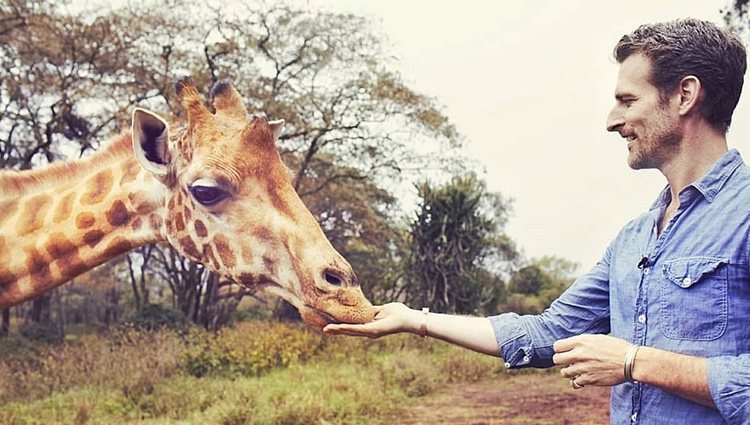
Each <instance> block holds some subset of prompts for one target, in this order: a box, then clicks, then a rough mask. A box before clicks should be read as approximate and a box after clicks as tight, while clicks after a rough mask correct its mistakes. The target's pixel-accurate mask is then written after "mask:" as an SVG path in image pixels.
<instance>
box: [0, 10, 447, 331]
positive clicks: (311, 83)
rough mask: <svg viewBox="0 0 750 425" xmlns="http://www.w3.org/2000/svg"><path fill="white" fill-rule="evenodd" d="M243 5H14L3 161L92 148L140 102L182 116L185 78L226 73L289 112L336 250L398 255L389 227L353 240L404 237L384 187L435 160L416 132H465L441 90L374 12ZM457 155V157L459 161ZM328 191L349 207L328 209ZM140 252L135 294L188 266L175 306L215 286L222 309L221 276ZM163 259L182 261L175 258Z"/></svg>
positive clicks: (7, 31) (24, 162) (0, 32)
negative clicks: (422, 149)
mask: <svg viewBox="0 0 750 425" xmlns="http://www.w3.org/2000/svg"><path fill="white" fill-rule="evenodd" d="M243 6H244V7H243V8H235V9H233V10H232V11H231V14H226V13H224V10H225V8H224V5H223V4H220V3H219V2H213V3H210V2H209V3H203V2H200V3H195V2H189V1H187V0H167V1H158V2H157V1H134V2H128V4H127V6H124V7H120V8H118V9H105V8H102V9H95V8H91V7H89V8H88V9H85V10H81V11H75V12H74V11H71V10H69V9H66V7H65V6H63V5H59V4H55V3H47V2H39V3H36V2H27V1H22V0H9V1H7V2H4V3H3V4H2V5H0V63H2V68H0V167H4V168H16V169H25V168H30V167H33V166H36V165H39V164H42V163H46V162H52V161H56V160H59V159H63V158H67V157H69V156H71V155H85V154H86V153H87V152H88V151H89V150H92V149H96V148H98V145H99V141H101V140H104V139H105V136H106V135H108V134H110V133H113V132H117V131H120V130H121V129H122V128H123V127H124V126H126V125H127V122H128V121H127V115H128V113H129V112H130V110H131V109H132V107H133V106H134V105H136V104H141V105H144V106H147V107H149V108H151V109H153V110H157V111H161V112H163V113H165V114H167V115H173V114H178V113H179V109H178V108H177V103H176V100H175V98H174V95H173V93H172V91H171V81H172V80H173V78H174V77H175V76H176V75H180V74H191V75H192V76H193V79H194V80H195V81H196V82H197V84H198V86H199V87H205V88H208V87H210V86H211V85H212V83H213V82H216V81H217V80H219V79H223V78H230V79H231V80H233V83H234V85H235V86H236V87H237V88H238V90H239V91H240V93H242V94H243V95H244V96H245V99H246V101H247V102H248V106H249V109H251V110H256V111H263V112H265V113H266V114H267V115H268V116H269V117H272V118H284V119H285V120H286V122H287V126H286V131H285V133H284V135H282V141H281V151H282V155H283V157H284V159H285V161H286V162H287V164H289V166H290V169H291V171H292V178H293V182H294V187H295V188H296V189H297V190H298V192H299V193H300V195H301V196H302V198H303V200H304V201H305V202H307V203H308V204H310V205H317V206H318V207H317V208H315V209H314V211H315V212H316V213H317V214H318V218H319V219H320V220H321V221H323V222H326V221H328V222H329V225H328V226H327V227H326V233H328V234H329V235H330V236H331V237H332V238H334V239H337V238H338V242H335V244H336V245H337V247H340V248H342V250H343V251H346V250H347V249H349V250H350V252H349V253H350V254H356V253H359V254H362V255H363V257H362V258H363V259H364V258H365V257H368V258H370V259H372V258H373V257H376V256H379V255H384V254H387V255H386V257H388V258H391V257H393V258H397V257H398V255H396V254H394V252H395V251H393V250H395V249H397V245H393V244H392V245H391V246H389V247H388V249H389V250H391V251H382V245H381V241H382V238H379V239H378V240H377V242H372V241H375V240H376V238H370V239H369V241H368V242H362V244H360V245H357V244H354V243H350V242H346V241H345V239H344V238H346V237H350V236H351V235H354V234H356V232H353V231H352V229H357V228H359V229H361V230H360V231H359V234H360V235H366V234H369V231H370V230H375V229H379V230H377V232H380V233H379V234H381V235H382V234H383V233H382V232H381V231H386V230H387V231H388V232H390V233H389V236H388V238H389V239H393V240H395V239H397V236H396V235H397V232H395V233H394V230H393V228H388V226H386V225H385V224H384V223H385V221H384V220H387V219H388V217H387V216H386V215H384V214H382V212H383V210H382V208H384V206H385V205H387V204H388V203H389V202H393V200H391V201H386V199H385V197H384V196H383V194H384V191H383V189H382V188H383V187H384V185H386V184H388V182H389V181H394V180H397V179H398V178H399V176H400V175H403V173H405V172H407V171H413V172H415V173H418V172H419V170H421V169H424V168H425V165H426V164H428V163H430V161H432V162H436V161H437V160H436V159H435V158H430V157H427V156H425V155H421V154H419V153H418V152H417V151H416V150H415V149H414V148H413V146H414V145H413V141H414V140H415V139H416V140H423V141H430V143H433V144H434V143H439V144H442V145H444V146H447V147H457V146H458V145H459V144H460V140H461V139H460V136H459V135H458V134H457V132H456V131H455V129H454V127H453V126H452V125H451V123H450V122H449V120H448V119H447V117H446V116H445V115H444V114H443V113H442V112H441V111H440V109H439V107H438V106H437V105H436V102H435V101H434V100H433V99H431V98H429V97H426V96H423V95H421V94H419V93H417V92H415V91H414V90H412V89H410V88H409V87H408V86H406V85H405V84H404V83H403V82H402V80H401V77H400V76H399V74H398V73H397V72H395V71H394V70H393V69H391V68H392V67H391V64H392V63H391V62H390V61H389V59H388V57H389V56H388V55H387V54H386V53H384V52H383V49H382V46H381V42H380V39H379V37H378V36H377V35H376V34H375V33H374V32H373V31H372V30H371V28H370V26H369V23H368V22H367V20H365V19H364V18H360V17H355V16H352V15H341V14H332V13H314V12H309V11H303V10H298V9H294V8H291V7H288V6H284V5H276V4H274V5H273V6H270V7H269V6H267V5H264V4H260V3H245V4H243ZM447 165H450V166H452V167H454V168H455V167H456V166H457V165H456V161H454V160H453V159H452V158H451V160H450V161H449V162H448V164H447ZM357 192H359V193H357ZM319 199H327V201H326V202H327V203H328V205H329V206H330V205H338V204H342V203H345V204H346V205H347V208H348V209H345V208H343V207H341V208H338V209H337V211H331V209H330V208H323V206H324V202H323V201H321V200H319ZM344 200H345V201H346V202H340V201H344ZM370 202H374V203H375V204H378V206H371V205H370ZM368 208H370V209H371V210H370V211H368ZM332 217H336V220H332ZM370 219H372V221H371V222H370V223H368V222H367V220H370ZM360 220H361V221H360ZM376 222H377V223H378V224H376ZM364 229H367V230H364ZM377 232H376V233H377ZM360 239H362V240H365V239H367V238H366V237H365V238H360ZM373 243H374V245H373ZM347 246H348V248H347ZM157 250H158V248H157ZM131 255H132V256H133V257H131V261H130V269H131V271H132V273H131V274H130V283H131V289H132V291H133V299H134V300H135V302H136V303H137V304H139V305H145V304H148V291H147V290H146V288H145V285H144V282H145V280H144V279H145V278H150V276H155V275H159V274H163V273H164V272H165V271H166V270H169V271H170V272H173V271H174V270H181V271H182V272H184V273H187V274H189V275H190V278H189V279H187V280H186V279H185V276H183V277H177V278H175V279H176V283H175V282H172V283H173V284H171V285H169V287H170V288H172V289H173V290H182V291H186V292H185V293H180V294H176V295H175V299H176V300H177V301H176V302H177V304H179V305H181V306H182V307H183V310H184V309H188V310H189V308H188V306H189V305H191V304H190V303H189V302H188V301H187V300H189V299H190V300H193V301H195V299H194V298H193V297H194V296H198V297H208V298H206V299H205V300H203V301H202V302H200V303H198V304H199V305H203V306H205V307H206V308H205V311H206V312H210V311H218V310H221V309H214V308H209V307H210V306H209V304H211V303H214V302H222V301H217V300H219V299H220V298H216V297H213V296H210V295H208V294H210V293H212V292H213V291H211V290H208V289H209V286H210V285H211V282H214V283H217V285H218V283H219V281H217V280H216V278H209V277H208V276H207V275H205V274H206V273H207V272H206V271H205V269H202V268H195V269H193V270H191V269H190V267H182V260H181V259H179V258H176V257H172V256H171V255H169V254H168V253H163V255H161V256H159V255H156V252H154V254H153V255H151V254H150V251H149V255H146V251H141V252H138V253H135V254H131ZM157 257H158V258H166V259H168V260H170V261H172V259H173V258H174V262H173V264H170V265H166V264H165V263H164V262H161V261H156V260H155V259H156V258H157ZM364 263H365V260H363V264H364ZM386 263H387V264H386ZM386 263H384V264H383V267H390V266H391V265H392V263H391V262H390V261H387V262H386ZM378 264H379V263H376V262H369V261H367V265H368V266H372V267H369V269H370V270H369V271H367V272H365V275H366V276H371V277H372V279H376V278H379V276H382V275H384V274H385V272H384V271H383V270H380V271H377V270H375V268H376V267H378ZM137 269H140V270H137ZM376 276H378V277H376ZM187 282H190V283H189V284H188V283H187ZM222 285H223V283H222ZM218 286H221V285H218ZM224 286H226V285H224ZM196 288H197V289H196ZM191 291H193V292H191ZM232 302H233V301H232ZM192 305H195V303H193V304H192ZM230 305H231V303H230ZM42 307H43V306H42ZM192 313H194V312H192ZM193 317H196V316H195V315H194V314H193Z"/></svg>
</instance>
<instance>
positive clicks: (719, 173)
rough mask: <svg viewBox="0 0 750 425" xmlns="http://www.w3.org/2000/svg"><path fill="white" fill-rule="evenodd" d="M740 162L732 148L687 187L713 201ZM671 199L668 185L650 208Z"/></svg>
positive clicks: (658, 206)
mask: <svg viewBox="0 0 750 425" xmlns="http://www.w3.org/2000/svg"><path fill="white" fill-rule="evenodd" d="M740 164H742V157H741V156H740V153H739V152H738V151H737V149H732V150H730V151H729V152H727V153H725V154H724V155H722V157H721V158H719V160H718V161H716V162H715V163H714V164H713V165H712V166H711V168H709V169H708V171H707V172H706V174H704V175H703V177H701V178H699V179H698V180H696V181H694V182H693V183H691V184H690V186H688V187H694V188H695V189H696V190H697V191H698V192H699V193H700V194H701V195H703V197H704V198H706V201H708V202H713V200H714V198H715V197H716V195H717V194H718V193H719V191H720V190H721V188H722V187H724V183H726V181H727V179H728V178H729V176H730V175H732V173H733V172H734V170H736V169H737V167H739V166H740ZM671 200H672V197H671V194H670V191H669V185H667V186H666V187H665V188H664V189H662V191H661V193H660V194H659V196H658V197H657V198H656V201H654V203H653V204H652V205H651V208H650V209H651V210H653V209H656V208H661V207H664V206H666V205H667V204H669V202H670V201H671Z"/></svg>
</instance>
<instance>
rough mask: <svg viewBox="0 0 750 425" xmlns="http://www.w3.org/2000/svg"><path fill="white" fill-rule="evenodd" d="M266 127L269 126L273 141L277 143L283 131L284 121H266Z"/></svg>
mask: <svg viewBox="0 0 750 425" xmlns="http://www.w3.org/2000/svg"><path fill="white" fill-rule="evenodd" d="M268 125H270V126H271V131H272V132H273V141H274V142H278V141H279V136H281V132H282V131H284V120H276V121H268Z"/></svg>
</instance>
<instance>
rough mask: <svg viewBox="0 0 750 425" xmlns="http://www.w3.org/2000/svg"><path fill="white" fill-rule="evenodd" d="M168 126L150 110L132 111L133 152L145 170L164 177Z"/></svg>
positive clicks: (167, 149) (166, 164)
mask: <svg viewBox="0 0 750 425" xmlns="http://www.w3.org/2000/svg"><path fill="white" fill-rule="evenodd" d="M168 145H169V126H168V125H167V123H166V121H164V120H163V119H161V118H159V116H157V115H156V114H154V113H153V112H151V111H147V110H145V109H141V108H135V110H134V111H133V152H134V153H135V157H136V159H137V160H138V162H139V163H140V164H141V167H143V168H144V169H145V170H146V171H148V172H150V173H152V174H154V175H155V176H156V177H159V178H164V177H166V176H167V172H168V170H169V161H170V157H169V146H168Z"/></svg>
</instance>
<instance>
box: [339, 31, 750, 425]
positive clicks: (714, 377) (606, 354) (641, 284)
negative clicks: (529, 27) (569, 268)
mask: <svg viewBox="0 0 750 425" xmlns="http://www.w3.org/2000/svg"><path fill="white" fill-rule="evenodd" d="M614 54H615V58H616V59H617V61H618V62H619V63H620V71H619V75H618V80H617V87H616V89H615V100H616V102H615V106H614V108H613V109H612V111H611V112H610V114H609V117H608V119H607V130H609V131H616V132H618V133H619V134H620V135H621V136H622V137H623V138H624V139H625V140H626V142H627V148H628V164H629V165H630V167H632V168H634V169H643V168H656V169H658V170H659V171H661V173H662V174H663V175H664V176H665V177H666V179H667V183H668V186H667V187H666V188H665V189H664V190H663V191H662V193H661V194H660V196H659V197H658V198H657V200H656V202H655V203H654V204H653V206H652V207H651V209H650V210H649V211H648V212H646V213H645V214H643V215H641V216H640V217H638V218H636V219H635V220H633V221H631V222H630V223H628V224H627V225H625V227H624V228H623V229H622V230H621V231H620V233H619V235H618V236H617V237H616V238H615V240H614V241H612V243H611V244H610V245H609V247H608V248H607V250H606V252H605V253H604V256H603V258H602V259H601V261H599V263H597V265H596V266H595V267H594V268H593V269H592V270H591V271H590V272H589V273H587V274H586V275H584V276H582V277H581V278H579V279H577V280H576V282H575V283H574V284H573V285H572V286H571V287H570V288H569V289H568V290H567V291H565V293H563V294H562V295H561V296H560V298H559V299H557V300H556V301H555V302H554V303H553V304H552V305H551V306H550V308H549V309H547V310H546V311H545V312H544V313H542V314H541V315H538V316H519V315H517V314H514V313H507V314H502V315H499V316H494V317H490V318H479V317H460V316H451V315H441V314H433V313H427V312H420V311H416V310H411V309H409V308H407V307H406V306H404V305H403V304H387V305H385V306H382V307H380V309H379V313H378V315H377V316H376V320H375V321H374V322H371V323H369V324H365V325H329V326H328V327H327V328H326V332H329V333H344V334H351V335H360V336H371V337H378V336H382V335H387V334H391V333H396V332H404V331H407V332H413V333H418V334H422V335H425V334H429V335H430V336H433V337H436V338H440V339H443V340H445V341H448V342H451V343H454V344H458V345H461V346H463V347H466V348H470V349H472V350H476V351H479V352H483V353H487V354H490V355H498V354H499V355H500V356H502V357H503V358H504V359H505V362H506V366H507V367H528V366H534V367H549V366H552V365H553V364H557V365H560V366H563V368H562V375H563V376H564V377H566V378H568V379H570V380H571V386H572V387H573V388H575V389H578V388H582V387H584V386H587V385H605V386H612V400H611V412H612V414H611V417H612V423H615V424H626V423H638V424H659V425H663V424H686V423H690V424H723V423H732V424H741V423H750V239H749V235H750V169H749V168H748V167H747V166H746V165H744V164H743V162H742V159H741V158H740V156H739V153H738V152H737V151H735V150H732V151H729V150H728V148H727V142H726V132H727V130H728V128H729V124H730V122H731V117H732V112H733V111H734V108H735V106H736V105H737V102H738V100H739V96H740V93H741V91H742V82H743V75H744V73H745V69H746V55H745V49H744V48H743V46H742V43H741V42H740V41H739V40H738V39H737V38H736V37H735V36H733V35H731V34H729V33H728V32H726V31H724V30H722V29H720V28H718V27H717V26H715V25H714V24H712V23H709V22H703V21H698V20H694V19H685V20H679V21H675V22H668V23H661V24H653V25H644V26H641V27H639V28H638V29H637V30H635V31H634V32H633V33H632V34H629V35H626V36H624V37H623V38H622V39H621V40H620V42H619V43H618V44H617V46H616V47H615V51H614ZM607 334H608V335H607ZM498 349H499V350H498Z"/></svg>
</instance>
